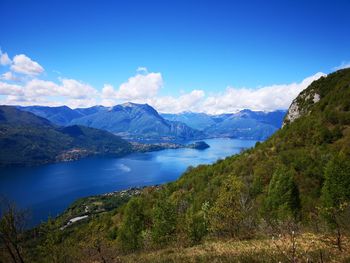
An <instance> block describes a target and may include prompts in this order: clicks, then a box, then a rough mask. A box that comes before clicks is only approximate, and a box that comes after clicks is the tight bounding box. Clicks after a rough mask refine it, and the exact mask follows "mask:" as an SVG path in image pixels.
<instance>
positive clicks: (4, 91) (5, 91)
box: [0, 81, 24, 96]
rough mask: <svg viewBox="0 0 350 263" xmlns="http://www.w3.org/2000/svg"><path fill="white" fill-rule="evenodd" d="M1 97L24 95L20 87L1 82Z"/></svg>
mask: <svg viewBox="0 0 350 263" xmlns="http://www.w3.org/2000/svg"><path fill="white" fill-rule="evenodd" d="M0 95H17V96H22V95H24V92H23V89H22V87H21V86H19V85H14V84H8V83H6V82H2V81H0Z"/></svg>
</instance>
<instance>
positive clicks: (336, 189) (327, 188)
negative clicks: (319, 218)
mask: <svg viewBox="0 0 350 263" xmlns="http://www.w3.org/2000/svg"><path fill="white" fill-rule="evenodd" d="M321 200H322V204H323V209H322V212H323V215H324V217H325V219H326V221H327V223H328V224H329V226H330V227H331V228H332V229H335V230H336V232H337V245H338V248H339V250H342V244H341V230H342V229H343V227H344V226H346V225H348V218H346V213H348V212H349V204H350V158H349V157H347V156H346V155H345V154H338V155H337V156H335V157H334V158H333V159H332V160H331V161H330V162H329V163H328V164H327V166H326V169H325V181H324V184H323V187H322V196H321Z"/></svg>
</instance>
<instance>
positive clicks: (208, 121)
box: [18, 102, 286, 141]
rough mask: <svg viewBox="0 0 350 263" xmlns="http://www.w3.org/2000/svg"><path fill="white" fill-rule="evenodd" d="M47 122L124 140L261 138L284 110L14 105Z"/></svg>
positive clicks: (278, 121) (279, 120) (273, 127)
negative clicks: (211, 112)
mask: <svg viewBox="0 0 350 263" xmlns="http://www.w3.org/2000/svg"><path fill="white" fill-rule="evenodd" d="M18 108H19V109H21V110H24V111H28V112H32V113H34V114H36V115H38V116H40V117H43V118H46V119H48V120H50V121H51V122H53V123H55V124H57V125H62V126H68V125H82V126H86V127H92V128H97V129H102V130H106V131H109V132H111V133H114V134H116V135H119V136H121V137H123V138H125V139H128V140H140V141H144V140H151V141H183V140H185V141H186V140H197V139H203V138H211V137H231V138H240V139H255V140H265V139H267V138H268V137H269V136H270V135H271V134H272V133H274V132H275V131H276V130H277V129H279V128H280V127H281V124H282V120H283V117H284V115H285V113H286V112H285V111H282V110H279V111H273V112H261V111H251V110H242V111H240V112H238V113H232V114H221V115H209V114H205V113H192V112H184V113H179V114H159V113H158V112H157V111H156V110H155V109H154V108H153V107H151V106H149V105H148V104H136V103H131V102H128V103H124V104H121V105H116V106H114V107H104V106H94V107H90V108H77V109H70V108H69V107H67V106H61V107H46V106H28V107H18Z"/></svg>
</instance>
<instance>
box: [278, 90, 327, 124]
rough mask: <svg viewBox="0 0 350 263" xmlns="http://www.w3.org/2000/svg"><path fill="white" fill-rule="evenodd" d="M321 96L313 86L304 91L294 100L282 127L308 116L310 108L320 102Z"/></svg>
mask: <svg viewBox="0 0 350 263" xmlns="http://www.w3.org/2000/svg"><path fill="white" fill-rule="evenodd" d="M320 98H321V97H320V94H319V93H318V91H317V90H316V88H315V87H312V86H311V85H310V86H309V87H308V88H307V89H305V90H304V91H302V92H301V93H300V94H299V96H298V97H297V98H296V99H294V100H293V102H292V104H291V105H290V106H289V109H288V112H287V114H286V117H285V118H284V121H283V124H282V127H284V126H285V125H287V124H289V123H292V122H293V121H295V120H296V119H298V118H299V117H301V116H303V115H306V114H308V113H309V112H310V108H311V106H312V105H313V104H315V103H317V102H319V100H320Z"/></svg>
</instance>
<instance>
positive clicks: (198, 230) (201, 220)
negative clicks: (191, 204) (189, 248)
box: [186, 203, 208, 244]
mask: <svg viewBox="0 0 350 263" xmlns="http://www.w3.org/2000/svg"><path fill="white" fill-rule="evenodd" d="M206 204H207V203H204V204H203V206H204V205H206ZM186 222H187V234H188V237H189V239H190V241H191V243H192V244H197V243H199V242H201V241H202V239H203V237H204V236H205V235H206V234H207V233H208V220H207V219H206V214H205V211H204V210H203V209H202V210H201V211H199V212H197V213H195V212H193V210H192V209H191V210H190V211H189V212H188V213H187V216H186Z"/></svg>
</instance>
